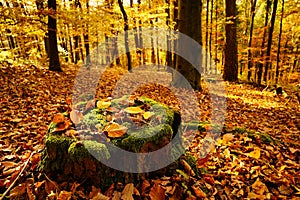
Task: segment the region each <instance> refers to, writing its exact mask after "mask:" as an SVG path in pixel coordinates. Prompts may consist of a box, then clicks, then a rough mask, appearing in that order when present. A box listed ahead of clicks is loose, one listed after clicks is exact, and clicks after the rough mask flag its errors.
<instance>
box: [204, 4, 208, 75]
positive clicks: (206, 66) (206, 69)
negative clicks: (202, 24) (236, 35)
mask: <svg viewBox="0 0 300 200" xmlns="http://www.w3.org/2000/svg"><path fill="white" fill-rule="evenodd" d="M208 11H209V0H206V18H205V19H206V28H205V61H204V69H205V72H206V73H207V72H208V70H209V69H208V64H207V63H208V23H209V21H208V16H209V14H208Z"/></svg>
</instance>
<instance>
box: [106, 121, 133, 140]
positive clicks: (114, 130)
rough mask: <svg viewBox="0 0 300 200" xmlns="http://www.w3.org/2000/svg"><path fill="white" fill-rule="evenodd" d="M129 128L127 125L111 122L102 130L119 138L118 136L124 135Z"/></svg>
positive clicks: (109, 135)
mask: <svg viewBox="0 0 300 200" xmlns="http://www.w3.org/2000/svg"><path fill="white" fill-rule="evenodd" d="M127 129H128V128H127V127H125V126H121V125H119V124H117V123H111V124H109V125H107V126H105V127H104V129H103V130H102V131H103V132H106V133H107V135H108V137H111V138H118V137H122V136H123V135H124V134H125V133H126V131H127Z"/></svg>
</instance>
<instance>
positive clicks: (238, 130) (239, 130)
mask: <svg viewBox="0 0 300 200" xmlns="http://www.w3.org/2000/svg"><path fill="white" fill-rule="evenodd" d="M234 131H235V132H236V133H239V134H243V133H247V132H248V131H247V130H246V129H244V128H241V127H237V128H235V129H234Z"/></svg>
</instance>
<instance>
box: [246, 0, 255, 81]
mask: <svg viewBox="0 0 300 200" xmlns="http://www.w3.org/2000/svg"><path fill="white" fill-rule="evenodd" d="M256 2H257V0H254V1H253V2H252V5H251V22H250V33H249V39H248V77H247V78H248V81H250V78H251V70H252V69H251V68H252V64H253V62H252V53H251V47H252V35H253V27H254V18H255V10H256Z"/></svg>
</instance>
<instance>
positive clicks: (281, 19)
mask: <svg viewBox="0 0 300 200" xmlns="http://www.w3.org/2000/svg"><path fill="white" fill-rule="evenodd" d="M281 1H282V3H281V18H280V30H279V36H278V48H277V59H276V75H275V82H276V84H277V83H278V77H279V62H280V43H281V36H282V21H283V13H284V0H281Z"/></svg>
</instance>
